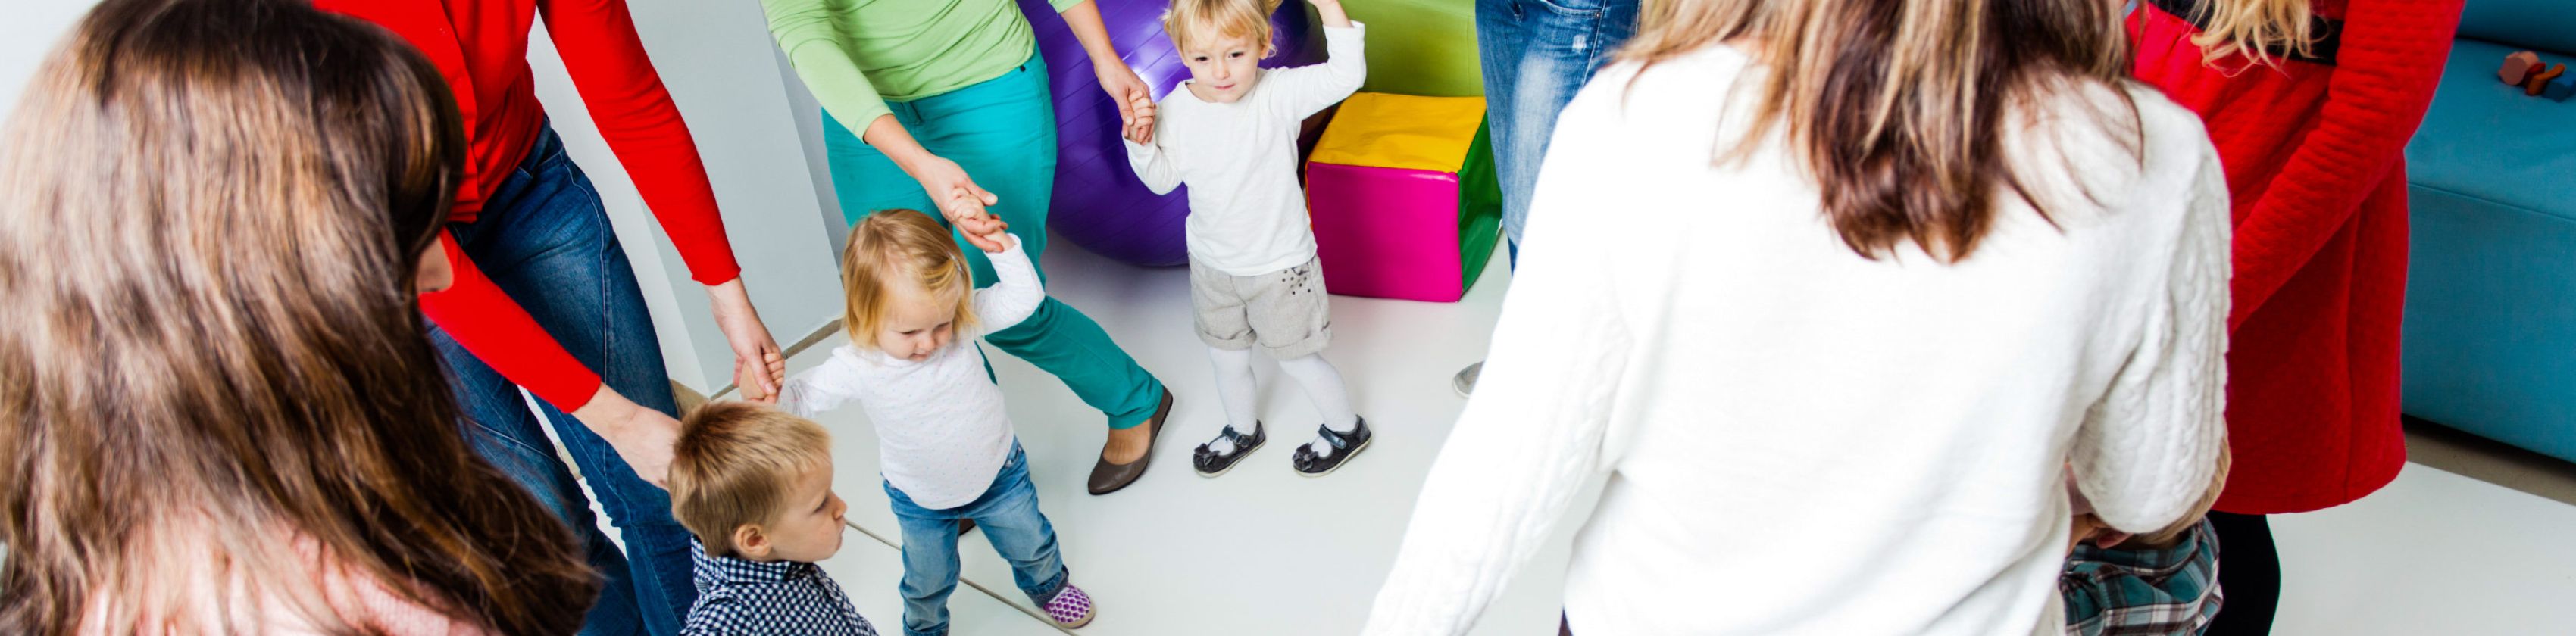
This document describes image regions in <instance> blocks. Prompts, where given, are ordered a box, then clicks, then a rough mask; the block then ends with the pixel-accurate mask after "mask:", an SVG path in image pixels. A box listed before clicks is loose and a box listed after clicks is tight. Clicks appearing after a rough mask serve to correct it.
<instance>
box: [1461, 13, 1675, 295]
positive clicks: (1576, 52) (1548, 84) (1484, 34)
mask: <svg viewBox="0 0 2576 636" xmlns="http://www.w3.org/2000/svg"><path fill="white" fill-rule="evenodd" d="M1637 2H1638V0H1476V54H1477V57H1478V61H1480V62H1482V63H1483V66H1484V72H1485V122H1486V126H1487V134H1490V135H1492V141H1493V145H1494V171H1495V173H1496V176H1498V177H1500V178H1501V181H1502V187H1503V235H1504V236H1505V237H1508V238H1510V239H1511V248H1512V256H1513V260H1514V261H1518V260H1519V256H1520V243H1521V228H1522V227H1525V226H1527V225H1528V223H1529V200H1530V189H1531V187H1532V186H1534V185H1536V184H1537V183H1538V167H1539V162H1540V159H1542V158H1544V157H1546V156H1547V140H1548V135H1550V134H1553V133H1554V132H1555V131H1556V114H1557V112H1558V111H1562V110H1565V103H1566V102H1570V101H1573V100H1574V93H1575V92H1576V91H1580V90H1582V89H1583V83H1584V82H1588V81H1591V80H1592V74H1593V72H1595V71H1599V70H1601V66H1602V65H1604V64H1608V63H1609V62H1610V58H1611V56H1612V55H1613V54H1615V53H1617V52H1618V49H1619V45H1621V44H1624V43H1626V42H1627V41H1628V36H1631V35H1636V33H1637Z"/></svg>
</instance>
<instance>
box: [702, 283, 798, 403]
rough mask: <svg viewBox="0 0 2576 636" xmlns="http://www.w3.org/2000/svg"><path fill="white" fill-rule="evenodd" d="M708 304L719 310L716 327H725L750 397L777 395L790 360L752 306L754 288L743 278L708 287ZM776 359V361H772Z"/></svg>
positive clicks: (739, 377)
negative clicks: (745, 283) (748, 287)
mask: <svg viewBox="0 0 2576 636" xmlns="http://www.w3.org/2000/svg"><path fill="white" fill-rule="evenodd" d="M707 301H708V305H709V306H710V307H712V308H713V309H714V310H715V314H716V329H717V330H719V331H723V332H724V335H725V344H726V345H729V346H731V347H733V377H734V378H735V381H736V382H738V383H739V382H742V380H743V379H745V378H748V379H750V382H749V383H743V384H738V385H737V386H738V388H740V389H741V390H742V393H743V395H744V396H746V397H753V398H755V399H756V398H758V397H762V396H769V395H776V394H777V393H778V385H779V383H781V382H785V381H786V375H787V360H786V357H785V356H783V355H780V353H779V350H778V341H777V340H775V339H772V338H771V337H770V335H769V327H768V326H767V325H764V324H762V323H761V322H760V311H759V310H757V309H753V308H752V306H751V292H750V291H748V290H746V289H744V288H743V284H742V278H741V277H739V276H737V277H734V279H733V280H729V281H725V282H724V284H721V285H713V286H709V287H707ZM772 360H775V362H772Z"/></svg>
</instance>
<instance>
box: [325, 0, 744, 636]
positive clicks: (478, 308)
mask: <svg viewBox="0 0 2576 636" xmlns="http://www.w3.org/2000/svg"><path fill="white" fill-rule="evenodd" d="M315 4H316V5H319V6H321V7H322V8H323V9H326V10H330V11H335V12H339V13H344V14H348V15H352V16H356V17H359V18H364V19H366V20H369V21H372V22H375V23H377V24H379V25H382V26H384V27H385V28H387V29H390V30H392V31H393V32H394V33H395V34H397V35H400V36H402V38H403V39H404V40H407V41H409V42H410V43H411V45H412V46H414V47H417V48H418V49H420V52H421V53H422V54H423V55H424V56H425V57H427V58H429V60H430V62H431V63H432V64H434V65H436V66H437V67H438V70H439V72H440V73H441V74H442V75H444V76H446V78H447V81H448V84H449V87H450V88H451V89H452V91H453V92H454V93H455V98H456V108H457V110H458V112H459V113H461V114H462V115H463V117H464V126H465V137H466V139H467V141H469V142H470V143H471V147H470V148H469V149H468V151H467V152H466V161H465V175H464V176H465V178H464V183H463V185H462V187H460V188H459V189H458V192H457V195H456V205H455V208H454V210H455V211H454V214H452V215H451V216H450V217H449V222H448V223H447V226H446V228H445V229H446V236H445V237H444V240H443V243H444V247H445V251H446V254H447V257H448V259H449V260H450V262H451V263H452V264H453V265H454V268H455V271H456V283H455V286H454V287H451V288H449V289H448V290H446V291H443V292H438V293H434V294H427V295H424V296H423V297H422V299H421V306H422V310H423V311H424V312H425V313H427V314H428V315H429V318H430V320H431V322H433V323H435V324H436V329H434V330H433V331H432V334H431V336H432V340H434V341H435V342H437V344H438V345H439V348H440V350H441V353H442V354H444V355H443V356H442V357H443V358H444V359H445V361H446V364H447V368H448V369H447V370H448V372H449V373H450V374H452V375H453V376H454V377H455V378H456V387H457V392H458V397H459V398H460V400H461V401H462V402H464V406H465V410H466V415H467V416H468V417H469V418H471V419H472V420H473V424H472V425H471V426H469V427H468V435H467V437H468V439H470V440H471V441H472V442H473V444H474V448H475V451H476V452H477V453H479V454H481V455H482V456H483V457H484V458H485V459H487V460H489V461H491V462H492V463H493V464H494V465H496V466H498V467H500V468H501V470H502V471H504V472H507V473H509V474H510V476H511V477H512V478H513V479H515V480H517V481H518V482H519V483H520V485H523V486H526V487H527V488H528V490H530V491H532V492H534V493H536V495H537V498H538V499H539V500H540V501H543V502H544V503H546V504H548V505H550V506H552V507H553V509H554V510H555V512H556V513H557V514H558V515H559V516H561V517H563V519H564V521H565V522H566V523H568V524H569V525H570V526H571V527H572V529H573V531H574V532H576V533H578V534H579V535H581V537H582V540H583V543H584V544H585V545H584V546H583V547H584V548H585V549H586V550H587V551H588V554H589V559H590V564H591V566H592V567H593V568H596V569H598V570H599V571H600V572H601V573H602V574H603V575H605V576H606V577H607V587H606V588H605V589H603V590H602V591H601V594H600V597H599V602H598V603H597V604H596V605H594V606H593V607H592V608H591V610H590V613H589V615H588V616H587V617H586V620H585V623H584V626H583V632H584V633H653V634H670V633H675V632H677V631H679V627H680V618H681V617H682V616H683V615H684V614H685V613H686V612H687V611H688V609H689V605H690V604H691V603H692V602H694V601H695V600H696V598H697V589H696V587H695V586H694V585H692V583H691V581H690V559H689V534H688V531H687V530H686V529H684V528H682V527H681V526H680V524H679V523H678V522H676V521H673V520H672V519H671V501H670V494H669V493H667V492H665V491H664V490H663V489H662V488H661V487H660V486H659V484H660V483H661V482H662V479H663V474H664V473H665V472H666V471H667V467H668V466H669V464H670V460H671V441H672V439H673V438H674V437H676V436H677V434H678V432H679V422H678V421H677V420H674V419H672V416H673V414H674V413H673V411H675V410H676V406H675V405H674V403H673V400H672V396H671V389H670V384H669V380H668V379H667V378H668V377H669V375H668V373H667V372H666V371H665V368H664V367H663V363H662V354H661V347H660V345H659V344H657V343H656V339H655V337H654V332H653V323H652V319H651V316H650V315H649V314H648V313H647V310H646V308H645V305H644V299H643V294H642V292H641V291H640V290H639V289H638V288H637V286H636V282H635V273H634V271H633V269H632V268H631V267H629V266H628V265H627V261H626V255H625V251H624V250H623V249H620V248H619V246H618V241H617V237H616V234H615V233H614V232H613V231H612V230H611V229H610V228H609V224H608V216H607V212H606V209H605V208H604V207H603V206H602V205H601V203H600V199H599V193H598V191H597V190H596V189H594V188H593V187H592V186H591V183H590V180H589V178H588V177H585V176H583V174H582V172H581V168H580V166H576V165H573V163H572V161H571V159H570V158H568V157H567V156H566V155H565V154H564V148H563V142H562V141H561V140H560V139H558V138H557V137H556V136H555V133H554V131H553V129H552V128H550V127H549V126H548V123H547V117H546V112H545V107H544V106H542V105H540V104H538V103H537V99H536V91H535V78H534V76H533V75H531V74H530V73H529V70H528V60H527V57H528V34H529V28H530V26H531V25H532V24H533V23H534V22H535V20H536V19H537V18H538V17H539V16H540V15H542V16H543V17H544V18H545V21H546V32H547V33H548V34H549V35H550V36H551V37H552V38H553V39H554V44H555V50H556V51H557V52H558V53H560V54H561V55H562V56H563V61H564V67H565V69H566V70H567V71H569V72H570V74H571V76H572V80H573V84H574V86H575V87H577V88H579V89H580V91H581V96H582V102H583V103H584V104H585V105H587V106H588V109H589V111H590V115H591V119H592V120H594V121H596V122H598V125H599V132H600V135H601V136H602V137H606V138H607V140H608V146H609V149H610V150H613V151H615V152H616V154H617V157H618V160H619V162H620V163H622V164H624V166H625V168H626V171H627V173H628V174H631V175H633V176H634V180H635V187H636V189H637V190H639V191H641V193H642V194H643V197H644V203H645V206H646V207H647V208H650V209H651V210H652V213H653V216H654V217H655V218H656V219H658V220H660V221H661V225H662V228H663V229H664V230H665V231H667V232H668V233H669V234H670V237H671V243H672V244H673V245H674V246H676V247H677V248H679V251H680V258H681V260H683V261H686V262H687V263H688V266H689V272H690V274H691V277H692V278H694V279H696V280H697V281H698V282H699V283H702V284H705V285H706V286H707V296H708V299H709V301H710V304H711V305H712V306H713V308H714V311H715V315H716V324H717V326H718V327H719V328H721V329H722V330H723V331H724V333H725V339H726V341H727V342H728V343H729V344H731V345H732V348H733V351H734V356H735V366H736V373H735V377H738V378H741V377H750V378H756V381H759V382H762V383H764V384H766V385H768V390H773V391H774V390H775V384H776V382H777V381H778V377H777V376H778V374H779V372H781V371H784V369H783V368H780V367H779V366H772V365H770V364H768V363H767V360H768V358H769V356H771V355H774V354H775V353H776V352H777V351H778V345H777V343H776V342H775V341H773V340H772V339H771V338H770V335H769V331H768V329H767V328H766V327H763V326H762V325H761V322H760V317H759V315H758V314H757V313H755V312H754V311H753V310H752V307H751V301H750V299H749V296H748V295H747V294H746V293H745V292H744V289H743V282H742V276H741V274H742V270H741V268H740V267H739V266H737V265H736V264H735V263H734V258H733V248H732V247H731V246H730V245H729V244H727V242H726V241H725V234H724V224H723V220H722V219H721V218H719V217H718V216H717V213H716V200H715V192H714V190H713V189H712V188H711V187H710V186H709V185H708V183H707V175H706V168H705V165H704V164H703V163H701V162H700V161H699V159H698V151H697V145H696V143H695V142H694V141H692V140H691V139H690V137H689V128H688V125H687V123H685V122H683V121H681V119H680V112H679V109H678V108H676V107H674V106H673V105H672V103H671V95H670V93H669V92H667V91H665V90H663V88H662V80H661V76H660V75H659V74H657V73H655V71H654V69H653V63H652V61H651V60H650V59H648V58H646V57H645V54H644V46H643V42H642V41H641V40H639V39H638V38H637V36H636V34H635V25H634V22H633V20H632V19H631V18H630V17H629V16H628V14H627V11H626V5H625V2H624V0H318V1H316V2H315ZM782 366H783V365H782ZM746 372H748V373H746ZM520 388H526V389H527V390H528V392H529V393H533V394H535V395H536V396H537V398H538V399H539V401H541V402H542V403H543V407H544V408H545V409H546V411H545V412H546V419H545V421H546V422H549V423H551V424H552V425H553V427H554V432H555V435H556V437H558V438H560V439H562V440H563V443H564V447H565V448H566V449H567V450H568V451H570V454H571V456H572V459H573V462H574V463H575V464H578V465H579V466H580V467H581V474H582V475H584V476H586V477H587V478H588V482H589V485H590V488H591V491H592V492H593V493H596V494H597V495H598V497H599V503H600V507H601V508H602V509H603V510H605V511H606V512H607V513H608V517H609V519H610V520H611V521H613V522H615V523H616V524H617V526H618V529H619V532H620V535H621V536H622V537H623V538H624V539H625V544H626V552H625V554H623V555H621V554H619V553H618V550H617V547H616V545H615V544H613V543H611V542H609V540H608V537H607V536H606V535H604V534H603V533H601V532H600V530H599V526H598V523H597V522H596V521H595V520H594V519H593V518H592V516H591V513H590V502H589V500H588V499H586V498H585V497H583V495H582V490H581V484H580V483H578V482H576V481H574V479H573V475H572V473H571V472H570V471H568V470H566V469H565V467H564V465H563V462H562V461H561V460H559V459H557V458H556V455H555V452H554V444H553V442H551V441H549V440H548V439H547V436H546V433H545V431H544V430H543V429H542V428H541V425H540V424H539V421H538V419H537V418H536V416H535V415H534V414H532V413H530V412H529V410H528V408H527V406H526V404H525V403H524V402H523V401H522V400H521V398H520V397H519V389H520ZM567 415H569V417H567ZM576 420H577V421H579V422H581V424H583V425H582V426H572V425H570V423H571V422H573V421H576Z"/></svg>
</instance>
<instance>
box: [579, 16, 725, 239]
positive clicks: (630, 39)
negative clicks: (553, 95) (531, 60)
mask: <svg viewBox="0 0 2576 636" xmlns="http://www.w3.org/2000/svg"><path fill="white" fill-rule="evenodd" d="M537 8H538V10H539V11H541V12H542V14H543V15H544V16H545V19H546V32H547V33H549V34H552V37H553V38H554V41H555V51H556V53H557V54H559V55H562V56H563V61H564V69H565V70H566V71H567V72H569V73H570V74H571V75H572V82H573V86H574V87H575V88H578V89H580V91H581V101H582V103H583V104H585V105H587V106H588V107H589V109H590V117H591V119H592V120H593V121H595V122H597V124H598V126H599V133H600V136H602V137H606V138H607V139H608V148H609V150H611V151H614V152H616V153H617V161H618V163H619V164H622V165H624V166H625V167H626V173H627V174H628V175H630V176H632V177H634V179H635V189H636V190H637V191H639V192H641V193H642V194H643V195H644V205H645V206H646V207H649V208H651V209H652V210H653V217H654V218H655V219H658V220H660V221H661V222H662V230H663V231H664V232H668V233H669V234H670V235H671V244H672V245H674V246H676V247H678V248H679V250H680V260H682V261H685V262H687V263H688V265H689V276H690V278H693V279H696V280H697V281H698V282H699V283H702V284H707V285H716V284H721V283H724V282H726V281H730V280H733V279H734V278H736V277H739V276H741V275H742V267H741V266H740V265H738V264H736V263H735V262H734V259H733V245H732V244H731V243H729V242H727V241H726V240H725V230H724V219H723V218H722V217H720V216H718V215H717V212H716V193H715V189H714V188H713V187H712V186H710V185H708V183H707V167H706V164H705V163H704V162H702V161H701V160H700V159H699V158H698V144H697V142H696V141H694V140H692V139H691V138H690V137H689V124H688V122H686V121H682V120H681V119H680V109H679V107H677V106H673V105H672V104H671V93H670V91H667V90H664V89H663V88H662V76H661V75H660V74H659V73H656V72H654V70H653V61H652V60H651V59H648V58H646V57H645V56H644V42H643V40H642V39H640V38H638V37H636V35H635V21H634V19H633V18H632V17H631V16H629V15H628V14H627V13H626V1H625V0H542V1H541V2H539V3H538V5H537Z"/></svg>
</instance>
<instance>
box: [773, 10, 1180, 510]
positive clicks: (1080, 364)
mask: <svg viewBox="0 0 2576 636" xmlns="http://www.w3.org/2000/svg"><path fill="white" fill-rule="evenodd" d="M1047 1H1048V4H1049V5H1050V6H1051V7H1053V8H1054V9H1055V10H1056V11H1057V13H1058V14H1059V15H1061V16H1063V18H1064V21H1065V24H1066V25H1067V26H1070V27H1072V29H1073V33H1074V35H1075V37H1076V38H1077V39H1079V40H1081V41H1082V46H1083V49H1084V50H1085V51H1086V52H1088V53H1089V55H1090V57H1091V66H1092V70H1093V71H1095V72H1097V73H1098V74H1099V76H1100V86H1101V88H1102V89H1103V90H1104V91H1106V92H1107V93H1108V95H1107V96H1106V97H1107V98H1108V99H1109V100H1110V102H1112V103H1114V104H1116V105H1117V107H1118V110H1119V116H1120V118H1121V119H1122V120H1124V121H1125V122H1127V123H1128V124H1129V125H1131V126H1132V125H1136V122H1135V117H1136V113H1134V112H1132V111H1131V110H1130V108H1131V107H1130V104H1134V103H1139V102H1141V103H1145V104H1151V103H1152V101H1151V97H1150V95H1149V93H1148V92H1147V90H1146V88H1145V82H1144V80H1142V79H1140V78H1138V77H1137V76H1136V73H1135V71H1133V70H1131V69H1129V68H1127V63H1126V62H1123V61H1120V60H1119V59H1118V53H1117V51H1116V50H1114V49H1112V48H1110V42H1109V33H1108V31H1107V29H1106V28H1105V27H1103V26H1102V24H1101V21H1100V10H1099V8H1098V7H1096V6H1093V5H1092V0H1047ZM761 6H762V8H763V9H765V10H766V11H767V12H768V15H769V31H770V33H771V34H772V35H774V36H776V37H777V38H778V46H779V48H780V49H781V50H783V51H785V52H786V53H787V59H788V60H789V61H790V62H792V63H793V64H794V65H795V66H796V75H797V76H798V77H800V78H803V79H804V80H805V86H806V87H807V88H809V89H812V91H813V93H814V97H815V98H816V99H817V100H819V101H821V102H822V103H823V112H824V114H825V115H826V117H824V120H823V123H824V133H823V138H824V139H823V140H824V144H825V146H826V147H827V148H829V149H830V151H831V163H832V187H833V189H834V190H836V191H838V192H839V194H840V200H841V214H842V216H843V218H845V219H850V220H852V221H855V220H856V219H858V218H859V217H861V216H864V215H866V214H868V213H871V212H875V211H877V210H883V209H888V208H909V209H915V210H938V211H939V214H940V216H942V217H944V219H943V220H944V221H946V222H947V223H948V224H949V225H950V226H952V227H954V228H958V229H963V230H965V231H964V232H961V233H958V234H957V240H958V241H959V242H960V243H961V244H966V245H968V247H969V248H970V249H966V250H964V251H965V253H966V255H967V258H968V259H969V260H970V261H972V265H973V268H974V273H975V280H976V281H978V282H981V283H986V284H989V283H990V282H991V281H992V280H993V269H992V265H991V264H990V263H988V262H986V261H985V260H984V251H983V250H981V249H972V247H973V246H972V245H971V243H972V242H973V241H976V240H981V238H980V236H978V235H980V234H984V233H986V232H989V231H991V230H992V229H994V228H993V226H994V225H995V224H1006V225H1009V226H1013V227H1016V228H1018V231H1017V232H1014V234H1017V235H1018V236H1019V237H1020V241H1021V244H1022V246H1023V248H1024V249H1026V250H1027V252H1028V255H1029V258H1030V259H1031V260H1036V259H1037V258H1038V256H1039V254H1041V253H1043V252H1044V251H1045V249H1046V238H1047V234H1046V219H1047V201H1048V198H1049V196H1050V195H1051V194H1052V193H1053V191H1054V189H1055V161H1056V138H1055V135H1056V131H1055V106H1054V104H1053V102H1052V101H1051V98H1050V96H1051V95H1052V93H1051V92H1050V91H1049V90H1048V85H1047V71H1046V60H1045V59H1043V58H1041V57H1039V56H1038V55H1037V37H1036V35H1035V33H1034V32H1033V31H1032V30H1031V29H1030V27H1029V22H1028V19H1027V18H1026V17H1024V16H1022V15H1021V13H1020V10H1019V8H1018V7H1016V6H1014V4H1013V3H1012V1H1011V0H761ZM853 131H856V134H853ZM969 175H972V177H970V176H969ZM977 178H981V179H982V180H981V181H978V180H976V179H977ZM970 237H973V238H970ZM1045 275H1046V273H1045V270H1044V269H1040V270H1039V278H1040V280H1044V278H1045ZM985 339H986V340H987V341H989V342H991V343H993V345H994V346H996V347H1000V348H1001V349H1002V350H1003V351H1006V352H1010V354H1011V355H1015V356H1019V357H1020V359H1023V360H1027V361H1029V362H1030V363H1031V364H1035V365H1037V367H1038V368H1040V369H1044V370H1046V371H1047V372H1048V373H1052V374H1055V376H1056V377H1057V378H1059V379H1062V380H1064V383H1065V384H1066V385H1067V386H1069V387H1072V389H1073V392H1074V393H1075V394H1076V395H1079V396H1081V397H1082V400H1083V401H1084V402H1086V403H1089V404H1090V405H1091V406H1092V408H1096V409H1100V411H1101V412H1102V413H1105V414H1107V415H1108V416H1109V428H1110V432H1109V441H1108V443H1107V444H1106V445H1104V446H1103V447H1102V448H1101V453H1100V462H1099V463H1098V464H1097V465H1095V466H1094V467H1093V468H1092V472H1091V483H1090V489H1091V494H1095V495H1099V494H1107V493H1109V492H1112V491H1115V490H1118V489H1120V488H1124V487H1126V486H1127V484H1130V483H1133V482H1135V480H1136V478H1137V477H1138V476H1140V475H1143V474H1144V472H1145V467H1146V466H1147V465H1148V464H1149V463H1151V460H1152V457H1151V456H1150V453H1149V451H1151V450H1152V448H1153V441H1154V438H1155V437H1156V436H1157V435H1158V434H1159V433H1160V432H1161V429H1162V424H1163V418H1164V417H1165V416H1167V415H1169V414H1170V413H1171V408H1172V398H1171V395H1170V394H1169V393H1167V392H1166V391H1165V390H1164V388H1163V383H1162V382H1161V381H1158V380H1156V379H1154V376H1153V374H1150V373H1146V372H1145V369H1144V368H1143V367H1139V366H1137V365H1136V360H1135V359H1134V358H1130V357H1128V355H1127V352H1126V351H1124V350H1121V349H1119V348H1118V344H1117V343H1115V342H1111V341H1110V339H1109V334H1108V333H1106V332H1103V331H1101V330H1100V325H1099V324H1098V323H1095V322H1092V320H1091V318H1090V317H1088V316H1084V315H1082V312H1080V311H1076V310H1074V308H1072V307H1070V306H1066V305H1065V304H1063V303H1061V302H1057V301H1056V300H1055V299H1053V298H1048V299H1047V301H1046V303H1045V304H1044V305H1042V306H1040V307H1039V308H1038V311H1037V313H1036V314H1035V315H1033V316H1030V317H1029V319H1028V320H1027V321H1024V322H1021V323H1020V324H1019V325H1017V326H1013V327H1011V328H1009V329H1004V330H1002V331H998V332H995V333H993V334H991V335H988V336H986V337H985ZM1139 425H1146V426H1139Z"/></svg>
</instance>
